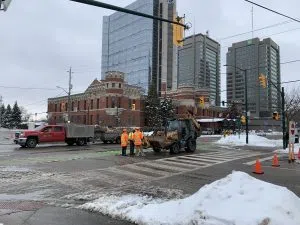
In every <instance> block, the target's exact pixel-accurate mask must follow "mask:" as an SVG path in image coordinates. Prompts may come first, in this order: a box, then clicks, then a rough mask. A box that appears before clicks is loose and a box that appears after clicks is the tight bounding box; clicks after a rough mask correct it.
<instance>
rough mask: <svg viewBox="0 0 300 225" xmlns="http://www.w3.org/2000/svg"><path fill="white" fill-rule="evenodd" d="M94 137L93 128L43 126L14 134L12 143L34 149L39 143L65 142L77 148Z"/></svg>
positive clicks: (84, 126) (81, 126)
mask: <svg viewBox="0 0 300 225" xmlns="http://www.w3.org/2000/svg"><path fill="white" fill-rule="evenodd" d="M93 137H94V127H93V126H87V125H75V124H66V125H44V126H40V127H37V128H35V129H33V130H25V131H21V132H17V133H16V134H15V139H14V142H15V143H16V144H19V145H20V146H22V147H28V148H35V147H36V145H37V144H40V143H54V142H65V143H67V144H68V145H74V144H75V143H76V144H77V145H78V146H82V145H85V144H87V142H89V141H90V140H91V139H92V138H93Z"/></svg>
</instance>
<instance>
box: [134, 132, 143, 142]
mask: <svg viewBox="0 0 300 225" xmlns="http://www.w3.org/2000/svg"><path fill="white" fill-rule="evenodd" d="M142 139H143V134H142V132H140V131H136V132H134V134H133V140H134V145H142Z"/></svg>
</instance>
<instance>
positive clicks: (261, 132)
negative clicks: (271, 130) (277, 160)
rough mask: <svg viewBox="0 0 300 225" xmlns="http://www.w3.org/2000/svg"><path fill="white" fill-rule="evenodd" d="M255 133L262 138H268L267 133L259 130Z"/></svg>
mask: <svg viewBox="0 0 300 225" xmlns="http://www.w3.org/2000/svg"><path fill="white" fill-rule="evenodd" d="M255 133H256V135H257V136H262V137H265V136H267V134H266V132H264V131H263V130H257V131H256V132H255Z"/></svg>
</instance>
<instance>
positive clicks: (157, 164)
mask: <svg viewBox="0 0 300 225" xmlns="http://www.w3.org/2000/svg"><path fill="white" fill-rule="evenodd" d="M143 165H144V166H147V167H149V168H160V169H162V170H166V171H170V172H171V173H180V172H183V171H187V170H189V169H186V168H182V167H181V168H179V167H178V166H176V167H175V166H168V165H162V163H161V162H155V161H154V162H151V163H144V164H143Z"/></svg>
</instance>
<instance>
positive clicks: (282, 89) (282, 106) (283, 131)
mask: <svg viewBox="0 0 300 225" xmlns="http://www.w3.org/2000/svg"><path fill="white" fill-rule="evenodd" d="M284 103H285V96H284V87H282V88H281V108H282V142H283V149H285V146H286V144H287V142H288V140H286V135H285V133H286V131H285V104H284Z"/></svg>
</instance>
